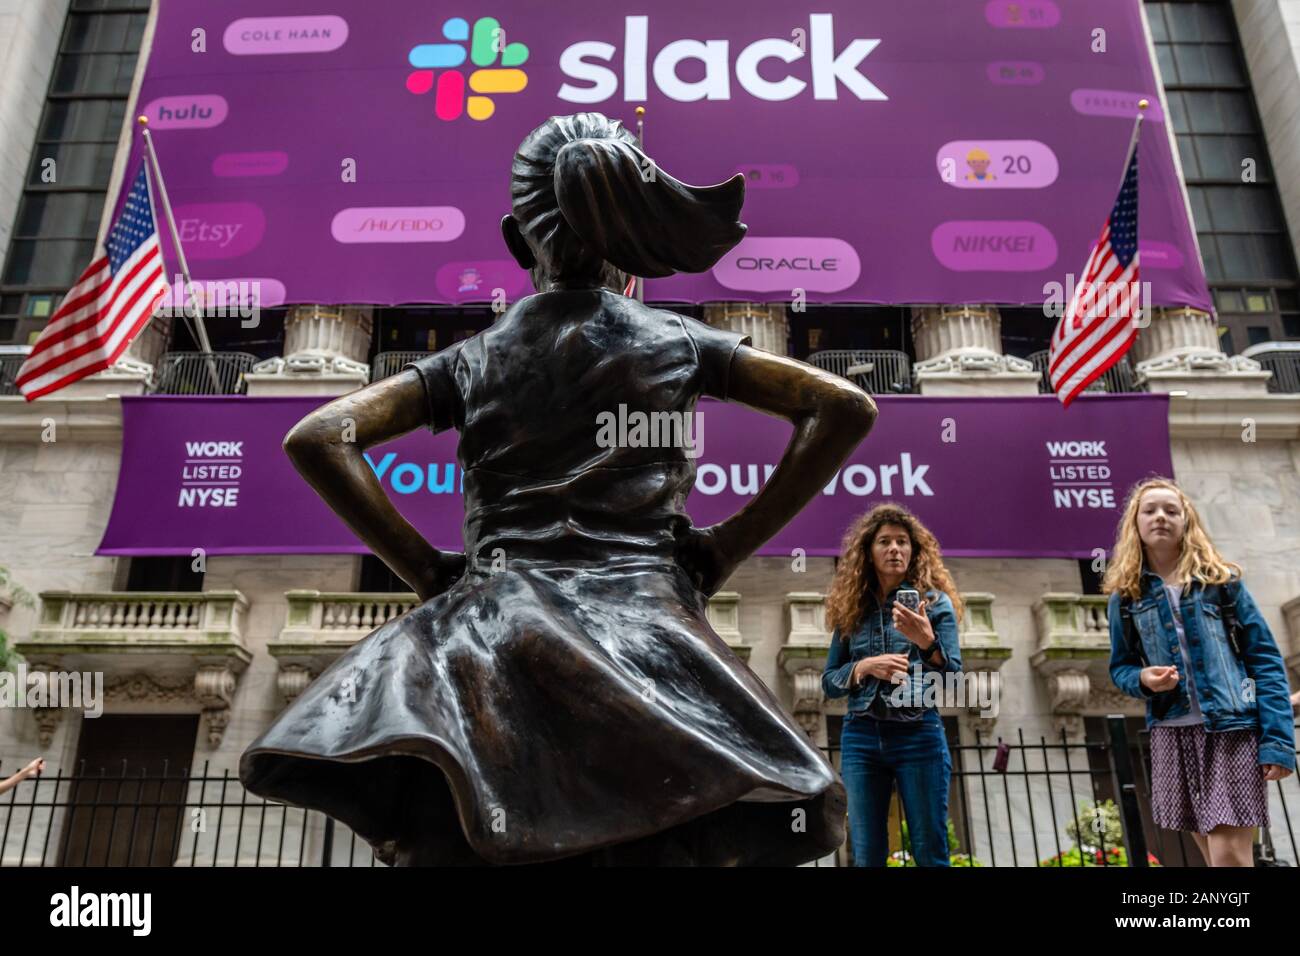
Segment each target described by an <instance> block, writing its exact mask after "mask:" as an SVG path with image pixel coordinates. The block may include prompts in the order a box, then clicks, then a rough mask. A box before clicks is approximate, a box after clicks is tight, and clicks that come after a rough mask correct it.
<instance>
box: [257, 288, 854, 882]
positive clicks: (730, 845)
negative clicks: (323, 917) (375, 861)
mask: <svg viewBox="0 0 1300 956" xmlns="http://www.w3.org/2000/svg"><path fill="white" fill-rule="evenodd" d="M742 342H748V337H747V336H743V335H740V334H737V333H734V332H729V331H724V330H720V329H714V328H710V327H709V326H707V325H704V324H703V323H701V322H697V321H695V320H694V319H689V318H685V317H682V316H678V315H676V314H674V313H671V312H665V311H661V310H655V309H650V308H647V307H646V306H644V305H642V304H640V303H638V302H636V301H634V300H631V299H628V298H624V297H622V296H618V295H615V294H613V293H610V292H604V291H595V290H588V291H557V292H548V293H544V294H541V295H534V296H530V297H529V298H526V299H523V300H522V301H520V302H518V303H517V304H516V305H515V306H513V307H512V308H511V309H510V310H509V311H508V312H507V313H506V314H505V315H503V316H502V317H501V318H500V319H498V320H497V322H496V323H495V324H494V325H493V326H492V327H491V328H489V329H488V330H486V331H485V332H483V333H481V334H479V335H477V336H475V337H474V338H472V339H468V340H466V341H463V342H459V343H457V344H456V345H453V346H451V347H450V348H447V349H444V350H443V351H441V352H438V353H435V354H433V355H430V356H428V357H426V358H423V359H421V360H419V361H418V362H416V363H414V365H413V367H414V368H415V369H416V371H418V372H419V374H420V376H421V378H422V379H423V381H424V384H425V388H426V393H427V395H428V398H429V400H430V412H429V423H430V427H431V428H432V429H433V430H434V431H441V430H443V429H446V428H449V427H453V426H454V427H455V428H457V429H458V430H459V432H460V444H459V449H458V459H459V462H460V464H461V466H462V468H463V473H464V498H465V526H464V537H465V545H466V548H465V551H466V554H468V555H471V556H477V563H478V567H477V568H473V567H471V569H470V570H469V571H468V572H467V573H466V575H465V576H464V577H463V578H461V579H460V580H459V581H458V582H457V583H456V584H455V585H454V586H452V587H451V588H450V589H449V590H448V591H446V592H445V593H443V594H440V595H438V596H437V597H435V598H433V599H432V600H430V601H427V602H425V603H424V604H423V605H421V606H420V607H418V608H415V609H414V610H412V611H410V612H409V613H407V614H404V615H403V616H401V617H400V618H397V619H395V620H393V621H390V622H388V623H387V624H385V625H383V626H382V627H380V628H378V629H376V630H375V631H374V632H373V633H371V634H370V635H369V636H368V637H366V638H365V639H364V640H362V641H360V642H358V643H357V644H356V645H355V646H353V647H352V648H351V649H350V650H348V651H347V652H346V653H345V654H343V655H342V656H341V657H340V658H339V659H338V660H336V661H335V662H334V664H332V665H331V666H330V667H329V668H328V669H327V670H326V671H325V672H324V673H322V674H321V676H320V677H318V678H317V679H316V680H315V681H314V682H313V683H312V684H311V685H310V686H309V687H308V688H307V689H306V690H305V691H303V692H302V694H301V695H300V696H299V697H298V698H297V699H296V700H295V701H293V703H292V704H290V706H289V707H288V708H287V709H286V710H285V711H284V712H283V713H282V714H280V716H279V717H278V718H277V719H276V721H275V722H274V723H273V724H272V725H271V726H270V728H269V729H267V731H266V732H265V733H263V734H262V736H261V737H260V738H259V739H258V740H256V741H255V742H254V743H253V744H252V745H251V746H250V747H249V748H248V750H247V751H246V752H245V753H244V754H243V757H242V759H241V762H240V769H239V775H240V778H241V780H242V781H243V782H244V784H245V786H246V787H247V789H248V790H250V791H252V792H253V793H255V794H259V795H262V796H265V797H268V798H273V799H276V800H281V801H285V802H287V803H290V804H294V805H297V806H302V807H308V808H312V809H317V810H321V811H324V812H325V813H328V814H329V815H331V816H333V817H335V818H337V819H338V820H340V821H342V822H343V823H345V824H347V825H348V826H349V827H351V828H352V829H353V830H354V831H355V832H356V833H357V834H359V835H360V836H362V837H363V838H365V839H366V840H367V841H368V842H370V843H371V845H372V846H373V847H375V849H376V852H377V853H378V854H379V856H380V858H381V859H383V860H385V861H388V862H397V863H405V864H416V863H478V862H485V863H535V862H543V861H549V860H558V859H560V858H575V860H574V861H575V862H609V863H638V862H641V863H698V864H728V863H737V864H765V863H770V864H790V863H798V862H804V861H807V860H811V859H815V858H817V857H820V856H823V855H825V854H827V853H829V852H830V851H831V850H833V848H834V847H836V846H838V845H839V844H840V842H841V841H842V839H843V835H844V807H845V800H844V788H843V785H842V784H841V782H840V780H839V777H838V776H837V775H836V773H835V771H834V770H833V769H832V768H831V767H830V765H829V764H828V763H827V762H826V760H825V759H824V758H823V757H822V755H821V754H820V753H819V752H818V750H817V748H816V747H814V746H813V745H812V743H811V742H810V741H809V740H808V738H807V736H806V735H805V733H804V732H803V730H801V729H800V728H799V726H798V725H796V724H795V723H794V722H793V721H792V720H791V718H790V717H789V716H788V715H787V713H786V712H785V710H784V709H783V708H782V706H781V704H780V703H779V702H778V700H777V699H776V697H775V696H774V695H773V694H772V692H771V691H770V690H769V689H768V688H767V686H766V685H764V684H763V682H762V681H760V680H759V679H758V678H757V677H755V676H754V674H753V673H752V672H751V671H750V670H749V668H748V667H746V666H745V665H744V664H743V663H742V662H741V661H740V660H739V659H738V658H737V657H736V655H735V654H734V653H733V652H732V651H731V650H730V649H729V648H728V647H727V645H726V644H725V643H724V642H723V641H722V640H721V639H720V638H719V637H718V636H717V634H715V633H714V631H713V630H712V628H710V626H709V624H708V622H707V621H706V619H705V613H704V611H705V605H706V598H705V597H704V595H703V594H701V593H700V592H699V591H697V590H696V588H695V587H694V586H693V584H692V582H691V580H690V579H689V578H688V577H687V575H686V573H685V572H684V571H683V570H682V569H681V567H680V566H679V565H678V564H677V563H676V561H675V560H674V557H673V553H674V543H675V536H674V531H675V529H681V528H686V527H689V522H690V519H689V518H688V517H687V516H686V515H685V513H684V511H683V505H684V503H685V501H686V497H687V494H688V493H689V492H690V490H691V488H692V485H693V482H694V478H695V461H694V458H693V457H692V456H691V454H690V453H689V449H686V448H683V447H682V445H683V442H682V441H680V440H678V441H677V443H676V445H675V446H674V447H646V446H644V445H643V446H642V447H632V442H635V441H637V440H638V438H640V439H641V440H642V441H643V442H644V443H648V442H650V441H651V439H650V437H649V435H648V434H643V435H641V436H637V434H636V433H635V432H634V431H630V432H629V434H628V435H625V436H622V439H623V440H624V444H621V445H615V446H614V447H603V446H604V445H605V444H608V441H607V439H609V438H610V437H614V438H616V439H617V438H619V437H620V436H617V435H612V436H611V434H610V433H609V432H608V431H607V432H606V434H605V435H601V434H600V429H599V427H598V421H599V420H598V416H600V415H601V413H604V412H609V413H612V415H613V417H614V419H615V420H617V419H618V418H619V417H620V406H626V412H627V413H628V415H629V416H631V417H628V418H626V419H625V420H626V421H628V422H629V423H631V424H632V425H633V426H635V420H636V416H635V415H632V413H635V412H676V413H686V414H689V413H691V412H692V411H694V409H695V405H696V400H697V398H698V397H699V396H700V394H701V393H702V392H704V391H707V392H709V393H710V394H714V395H719V396H724V395H725V394H726V390H727V376H728V370H729V367H730V362H731V356H732V353H733V352H734V351H735V349H736V347H737V346H739V345H740V344H741V343H742ZM663 421H664V419H663V418H660V419H659V420H658V422H657V424H658V425H659V426H660V427H659V434H660V440H658V441H656V442H655V444H659V445H662V423H663ZM689 434H690V433H688V435H689ZM695 435H696V438H697V441H698V432H695ZM602 439H606V441H602ZM703 440H704V443H705V445H704V447H706V448H707V442H708V435H707V434H704V435H703ZM494 567H495V570H494Z"/></svg>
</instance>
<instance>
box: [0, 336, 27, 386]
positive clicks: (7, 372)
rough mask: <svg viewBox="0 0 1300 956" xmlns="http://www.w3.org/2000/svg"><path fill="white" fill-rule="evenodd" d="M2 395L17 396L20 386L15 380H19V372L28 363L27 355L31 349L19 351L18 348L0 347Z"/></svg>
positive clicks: (0, 384)
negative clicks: (24, 363)
mask: <svg viewBox="0 0 1300 956" xmlns="http://www.w3.org/2000/svg"><path fill="white" fill-rule="evenodd" d="M0 349H2V350H0V395H17V394H19V392H18V386H17V385H16V384H15V382H14V380H15V379H16V378H18V370H19V369H20V368H22V367H23V362H25V361H27V353H28V352H29V351H30V349H26V348H23V349H19V348H17V347H0Z"/></svg>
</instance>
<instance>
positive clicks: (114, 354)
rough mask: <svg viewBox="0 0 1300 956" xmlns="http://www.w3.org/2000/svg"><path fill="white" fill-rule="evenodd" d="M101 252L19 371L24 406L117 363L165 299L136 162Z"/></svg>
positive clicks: (144, 183) (145, 188) (144, 184)
mask: <svg viewBox="0 0 1300 956" xmlns="http://www.w3.org/2000/svg"><path fill="white" fill-rule="evenodd" d="M105 245H106V253H107V254H106V255H102V256H100V257H99V258H98V259H96V260H95V261H94V262H92V263H91V264H90V265H89V266H88V267H87V268H86V271H85V272H83V273H82V274H81V278H80V279H78V280H77V284H76V285H74V286H73V287H72V288H71V289H70V290H68V294H67V295H65V296H64V297H63V302H62V303H61V304H60V305H59V308H58V311H57V312H55V313H54V315H53V316H52V317H51V318H50V322H49V324H48V325H46V326H45V330H44V331H43V332H41V334H40V337H39V338H38V339H37V340H36V344H35V345H33V346H32V352H31V355H29V356H28V357H27V361H25V362H24V363H23V365H22V368H20V369H19V370H18V377H17V379H16V382H17V385H18V388H19V390H20V391H21V392H22V393H23V395H24V396H25V397H26V398H27V400H28V401H29V402H30V401H32V400H34V399H37V398H40V397H41V396H42V395H48V394H49V393H50V392H54V391H57V390H58V389H60V388H63V386H65V385H70V384H71V383H73V382H75V381H77V380H78V379H82V378H85V377H86V376H87V375H92V374H94V373H95V372H99V371H102V370H103V369H106V368H108V367H109V366H110V365H112V364H113V363H114V362H116V361H117V360H118V358H119V357H120V356H121V354H122V353H123V352H124V351H126V347H127V346H128V345H130V344H131V340H132V339H133V338H135V336H136V333H137V332H139V331H140V330H141V329H142V328H144V326H145V324H146V323H147V322H148V321H149V319H150V317H152V316H153V313H154V309H155V307H156V306H157V305H158V302H159V300H160V299H161V298H162V296H164V295H165V294H166V293H167V281H166V279H165V278H164V272H165V269H164V266H163V259H162V249H161V247H160V246H159V245H158V227H157V226H156V225H155V223H154V218H153V208H152V204H151V203H150V200H149V178H148V176H147V175H146V173H145V166H144V164H143V163H141V165H140V172H139V174H138V175H137V176H136V177H135V182H134V184H132V186H131V192H130V193H129V194H128V195H127V197H126V205H125V206H124V207H123V209H122V214H121V215H120V216H119V217H118V220H117V222H115V223H114V224H113V228H112V229H111V230H110V231H109V233H108V239H107V242H106V243H105Z"/></svg>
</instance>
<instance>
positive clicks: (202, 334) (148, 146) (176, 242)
mask: <svg viewBox="0 0 1300 956" xmlns="http://www.w3.org/2000/svg"><path fill="white" fill-rule="evenodd" d="M137 122H138V123H139V124H140V130H141V132H143V134H144V145H145V151H146V152H147V153H148V154H149V165H150V167H151V168H152V169H153V178H154V182H156V183H157V184H158V198H159V199H160V200H161V201H162V208H163V216H164V217H165V218H166V220H167V229H168V231H169V232H170V233H171V237H172V245H173V246H174V247H175V249H176V259H177V261H178V262H179V264H180V267H181V277H182V278H183V279H184V280H185V303H184V304H183V305H182V306H181V312H182V314H184V313H185V312H186V311H187V310H188V309H189V306H190V299H191V295H192V288H193V285H194V283H193V281H192V280H191V279H190V267H189V263H187V262H186V261H185V250H184V249H183V248H182V247H181V237H180V233H179V232H177V230H176V219H175V217H174V216H173V215H172V204H171V201H170V200H169V199H168V198H167V185H166V184H165V183H164V182H163V175H162V167H161V166H159V165H158V154H157V153H156V152H154V148H153V137H152V136H150V135H149V117H147V116H141V117H139V119H138V120H137ZM193 318H194V332H195V334H196V335H197V336H198V339H199V347H200V348H201V349H202V350H203V354H204V355H206V356H207V364H208V374H209V375H210V376H211V377H212V388H213V390H214V393H215V394H217V395H220V394H221V391H222V390H221V379H220V377H219V376H218V375H217V365H216V363H215V362H214V361H213V360H212V343H211V342H209V341H208V330H207V327H206V326H205V325H204V324H203V313H202V311H201V310H200V309H199V307H198V303H197V302H196V303H195V304H194V316H193Z"/></svg>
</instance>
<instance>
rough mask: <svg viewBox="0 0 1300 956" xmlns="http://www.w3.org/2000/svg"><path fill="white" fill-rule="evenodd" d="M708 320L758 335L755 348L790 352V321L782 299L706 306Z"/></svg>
mask: <svg viewBox="0 0 1300 956" xmlns="http://www.w3.org/2000/svg"><path fill="white" fill-rule="evenodd" d="M704 321H705V322H707V323H708V324H709V325H713V326H716V327H718V328H720V329H731V330H732V331H733V332H744V333H745V334H747V335H752V336H753V337H754V347H755V348H759V349H763V350H764V351H767V352H775V353H776V354H777V355H789V354H790V351H789V348H788V342H789V339H790V324H789V322H787V321H786V313H785V305H784V304H783V303H781V302H771V303H764V302H721V303H718V304H716V305H706V306H705V307H704Z"/></svg>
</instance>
